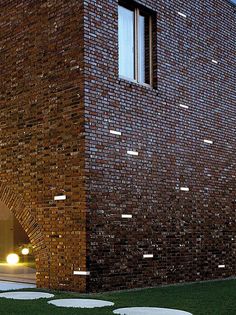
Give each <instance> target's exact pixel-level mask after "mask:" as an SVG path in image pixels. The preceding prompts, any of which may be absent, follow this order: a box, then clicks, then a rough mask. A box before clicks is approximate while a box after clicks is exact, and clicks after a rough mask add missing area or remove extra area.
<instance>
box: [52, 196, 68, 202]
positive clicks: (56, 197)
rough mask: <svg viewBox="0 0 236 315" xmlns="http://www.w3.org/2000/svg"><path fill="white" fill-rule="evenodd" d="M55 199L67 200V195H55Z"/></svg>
mask: <svg viewBox="0 0 236 315" xmlns="http://www.w3.org/2000/svg"><path fill="white" fill-rule="evenodd" d="M54 200H55V201H56V200H66V195H61V196H54Z"/></svg>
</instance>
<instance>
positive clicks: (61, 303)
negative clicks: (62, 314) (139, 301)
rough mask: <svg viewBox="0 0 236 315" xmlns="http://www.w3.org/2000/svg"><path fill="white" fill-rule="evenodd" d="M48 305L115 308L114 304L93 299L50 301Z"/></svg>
mask: <svg viewBox="0 0 236 315" xmlns="http://www.w3.org/2000/svg"><path fill="white" fill-rule="evenodd" d="M48 304H52V305H55V306H59V307H78V308H94V307H105V306H113V305H114V303H112V302H109V301H102V300H91V299H60V300H52V301H49V302H48Z"/></svg>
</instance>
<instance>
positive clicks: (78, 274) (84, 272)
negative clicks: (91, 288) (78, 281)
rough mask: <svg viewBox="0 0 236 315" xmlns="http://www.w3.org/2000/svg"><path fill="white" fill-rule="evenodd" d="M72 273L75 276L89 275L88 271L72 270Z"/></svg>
mask: <svg viewBox="0 0 236 315" xmlns="http://www.w3.org/2000/svg"><path fill="white" fill-rule="evenodd" d="M73 274H74V275H75V276H89V275H90V271H76V270H75V271H74V272H73Z"/></svg>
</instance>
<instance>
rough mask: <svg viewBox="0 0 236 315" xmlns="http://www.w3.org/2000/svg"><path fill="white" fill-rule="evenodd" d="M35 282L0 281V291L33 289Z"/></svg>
mask: <svg viewBox="0 0 236 315" xmlns="http://www.w3.org/2000/svg"><path fill="white" fill-rule="evenodd" d="M34 288H36V285H35V284H31V283H19V282H9V281H0V291H10V290H20V289H34Z"/></svg>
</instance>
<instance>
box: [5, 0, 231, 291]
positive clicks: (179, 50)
mask: <svg viewBox="0 0 236 315" xmlns="http://www.w3.org/2000/svg"><path fill="white" fill-rule="evenodd" d="M137 2H138V3H140V4H142V5H144V6H146V7H148V8H150V9H151V10H153V11H154V13H155V14H156V23H155V24H156V25H155V28H156V33H155V40H154V42H155V43H156V56H155V60H154V64H155V71H154V73H155V78H154V79H155V82H157V88H156V89H152V88H147V87H144V86H141V85H138V84H135V83H131V82H128V81H125V80H120V79H119V78H118V38H117V35H118V34H117V30H118V29H117V18H118V17H117V5H118V3H117V1H116V0H99V1H95V0H84V1H82V0H73V1H72V0H69V1H66V0H47V1H43V0H37V1H36V0H11V1H6V0H0V8H1V10H0V54H1V55H0V74H1V76H0V105H1V111H0V128H1V133H0V143H1V146H0V163H1V173H0V175H1V177H0V180H1V183H0V200H1V201H2V202H4V203H5V204H6V205H7V206H8V207H9V208H10V209H11V210H12V211H13V212H14V213H15V215H16V217H17V218H18V220H19V222H20V223H21V224H22V226H23V227H24V229H25V230H26V232H27V234H28V235H29V237H30V240H31V242H32V244H33V246H34V250H35V256H36V264H37V284H38V286H41V287H49V288H54V289H65V290H79V291H104V290H114V289H124V288H134V287H144V286H154V285H157V284H160V283H173V282H175V283H176V282H183V281H194V280H202V279H215V278H222V277H227V276H231V275H235V263H234V261H235V258H236V241H235V232H236V214H235V186H236V185H235V178H236V177H235V176H236V171H235V164H236V160H235V141H236V140H235V128H236V127H235V126H236V124H235V109H234V106H235V105H236V104H235V100H236V99H235V61H236V60H235V35H236V34H235V32H236V31H235V30H236V28H235V13H234V8H233V6H231V5H230V4H229V3H228V2H227V1H223V0H222V1H221V0H214V1H213V0H204V1H198V2H196V1H193V0H190V1H178V0H176V1H174V2H173V1H167V0H165V1H164V0H159V1H154V0H147V1H141V0H140V1H137ZM177 12H181V13H184V14H186V15H187V18H186V19H185V18H183V17H181V16H180V15H178V13H177ZM212 59H213V60H217V61H218V62H219V63H218V64H215V63H213V62H212ZM180 104H182V105H184V106H188V108H183V107H180ZM110 130H116V131H120V132H122V134H121V136H117V135H112V134H110V132H109V131H110ZM204 139H206V140H211V141H213V144H206V143H204ZM127 150H135V151H137V152H138V156H130V155H127ZM181 187H188V188H189V191H181V190H180V188H181ZM58 195H66V200H65V201H54V196H58ZM122 214H132V216H133V217H132V219H123V218H121V215H122ZM145 254H152V255H153V258H149V259H145V258H143V255H145ZM219 265H225V268H219ZM79 270H80V271H90V272H91V275H90V276H88V277H84V276H77V275H73V271H79Z"/></svg>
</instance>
